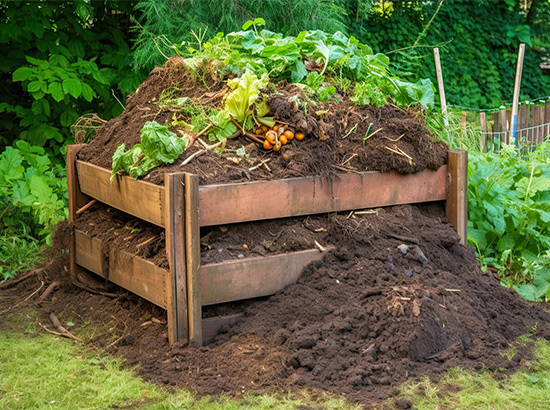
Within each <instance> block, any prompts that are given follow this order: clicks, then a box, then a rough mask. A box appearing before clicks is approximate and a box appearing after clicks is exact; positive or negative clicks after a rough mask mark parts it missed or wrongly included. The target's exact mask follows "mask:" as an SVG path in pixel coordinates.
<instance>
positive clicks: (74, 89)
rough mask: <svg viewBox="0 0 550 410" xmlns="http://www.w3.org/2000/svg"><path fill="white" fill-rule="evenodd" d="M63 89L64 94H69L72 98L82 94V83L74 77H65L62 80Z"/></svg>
mask: <svg viewBox="0 0 550 410" xmlns="http://www.w3.org/2000/svg"><path fill="white" fill-rule="evenodd" d="M63 91H64V92H65V94H71V95H72V96H73V97H74V98H78V97H80V94H82V84H81V83H80V80H78V79H76V78H67V79H66V80H63Z"/></svg>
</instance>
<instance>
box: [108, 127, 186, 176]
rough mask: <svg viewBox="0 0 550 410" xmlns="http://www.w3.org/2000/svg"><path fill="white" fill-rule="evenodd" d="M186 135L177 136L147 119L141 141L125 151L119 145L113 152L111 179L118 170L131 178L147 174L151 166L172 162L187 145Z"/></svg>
mask: <svg viewBox="0 0 550 410" xmlns="http://www.w3.org/2000/svg"><path fill="white" fill-rule="evenodd" d="M187 143H188V139H187V137H184V138H179V137H178V136H177V135H176V134H174V133H173V132H172V131H170V130H169V129H168V126H166V125H160V124H159V123H157V122H155V121H148V122H146V123H145V125H144V126H143V128H142V129H141V143H140V144H136V145H134V146H133V147H132V148H131V149H129V150H128V151H126V146H125V145H124V144H122V145H119V146H118V148H117V149H116V151H115V153H114V154H113V160H112V164H113V165H112V167H113V172H112V174H111V180H113V179H114V177H115V175H116V174H117V172H118V171H121V170H124V171H126V172H127V173H128V175H130V176H131V177H132V178H136V179H137V178H139V177H142V176H144V175H147V174H148V173H149V172H150V171H151V170H152V169H153V168H156V167H158V166H159V165H162V164H172V163H173V162H174V161H175V160H176V159H177V158H178V157H179V156H180V155H181V154H182V153H183V150H184V149H185V147H186V146H187Z"/></svg>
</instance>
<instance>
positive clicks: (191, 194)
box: [184, 173, 202, 346]
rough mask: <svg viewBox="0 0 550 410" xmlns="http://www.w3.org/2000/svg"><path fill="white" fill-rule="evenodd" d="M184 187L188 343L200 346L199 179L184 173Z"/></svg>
mask: <svg viewBox="0 0 550 410" xmlns="http://www.w3.org/2000/svg"><path fill="white" fill-rule="evenodd" d="M184 185H185V191H184V199H185V207H184V210H185V218H184V221H185V258H186V268H187V269H186V276H187V312H188V321H189V342H190V343H193V344H196V345H199V346H200V345H202V324H201V320H202V304H201V280H200V266H201V245H200V226H199V177H198V176H197V175H192V174H189V173H186V174H185V176H184Z"/></svg>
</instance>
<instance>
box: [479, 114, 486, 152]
mask: <svg viewBox="0 0 550 410" xmlns="http://www.w3.org/2000/svg"><path fill="white" fill-rule="evenodd" d="M479 123H480V126H481V150H482V151H483V152H487V118H486V117H485V113H484V112H482V113H480V114H479Z"/></svg>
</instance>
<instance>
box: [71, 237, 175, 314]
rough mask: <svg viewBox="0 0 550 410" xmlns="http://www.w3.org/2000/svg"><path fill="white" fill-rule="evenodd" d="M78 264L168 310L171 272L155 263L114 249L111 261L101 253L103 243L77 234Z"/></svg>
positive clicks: (109, 256) (110, 257)
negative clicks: (167, 290) (168, 278)
mask: <svg viewBox="0 0 550 410" xmlns="http://www.w3.org/2000/svg"><path fill="white" fill-rule="evenodd" d="M75 243H76V254H75V255H76V263H77V264H78V265H80V266H82V267H84V268H86V269H88V270H89V271H92V272H94V273H96V274H98V275H99V276H102V277H104V278H105V279H108V280H109V281H111V282H113V283H116V284H117V285H119V286H121V287H123V288H124V289H127V290H128V291H130V292H132V293H135V294H136V295H138V296H141V297H142V298H144V299H146V300H148V301H150V302H151V303H154V304H155V305H157V306H160V307H161V308H163V309H166V286H165V284H166V277H167V276H168V272H167V271H166V270H164V269H162V268H159V267H158V266H156V265H155V264H153V263H151V262H149V261H146V260H145V259H141V258H139V257H137V256H135V255H132V254H130V253H128V252H125V251H116V250H114V249H111V250H110V252H109V255H108V260H105V259H104V258H103V255H102V250H101V240H99V239H97V238H92V237H91V236H89V235H87V234H86V233H85V232H83V231H80V230H76V231H75Z"/></svg>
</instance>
